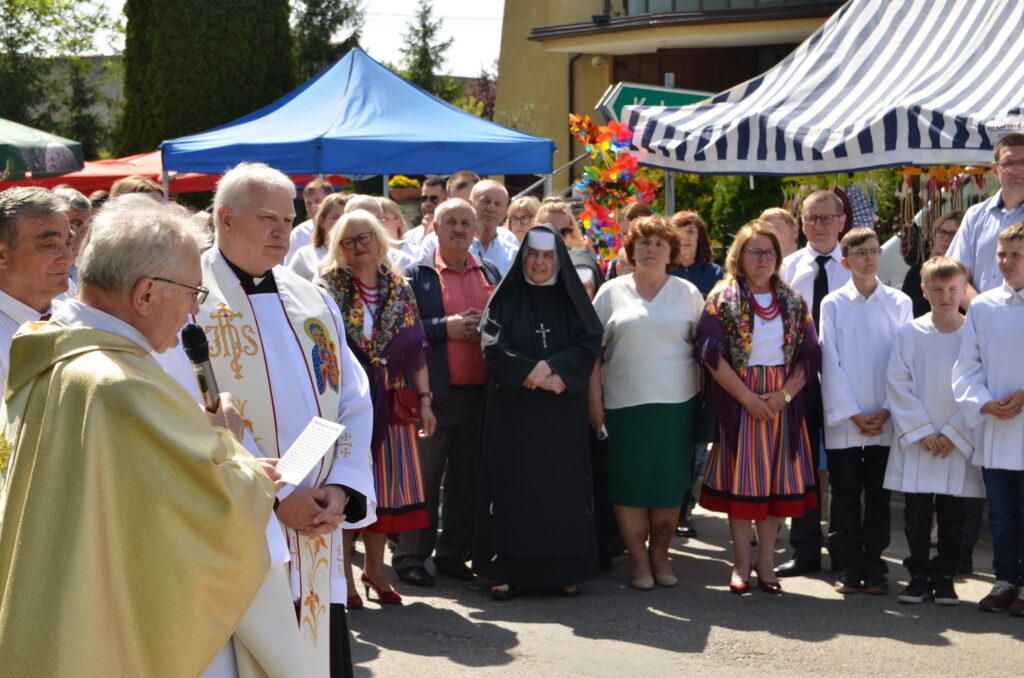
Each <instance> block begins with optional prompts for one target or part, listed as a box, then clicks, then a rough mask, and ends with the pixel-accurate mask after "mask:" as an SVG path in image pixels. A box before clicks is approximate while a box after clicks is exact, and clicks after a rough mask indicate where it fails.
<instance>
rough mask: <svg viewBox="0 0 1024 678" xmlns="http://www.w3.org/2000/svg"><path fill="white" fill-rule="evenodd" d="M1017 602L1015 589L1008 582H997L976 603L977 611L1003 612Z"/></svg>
mask: <svg viewBox="0 0 1024 678" xmlns="http://www.w3.org/2000/svg"><path fill="white" fill-rule="evenodd" d="M1015 600H1017V587H1016V586H1014V585H1013V584H1011V583H1010V582H1008V581H1003V580H1001V579H1000V580H997V581H996V584H995V586H993V587H992V590H991V591H989V593H988V595H987V596H985V597H984V598H982V599H981V602H979V603H978V609H979V610H983V611H985V612H1004V611H1005V610H1006V609H1007V608H1008V607H1010V605H1012V604H1013V601H1015Z"/></svg>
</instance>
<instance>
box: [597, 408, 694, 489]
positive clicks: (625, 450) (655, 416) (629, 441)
mask: <svg viewBox="0 0 1024 678" xmlns="http://www.w3.org/2000/svg"><path fill="white" fill-rule="evenodd" d="M696 409H697V398H691V399H690V400H688V401H686V402H685V403H668V404H666V403H651V404H649V405H635V406H633V407H623V408H620V409H614V410H606V411H605V424H606V426H607V427H608V497H609V499H611V502H612V503H613V504H618V505H620V506H636V507H642V508H673V507H676V506H679V505H680V504H682V502H683V488H685V487H689V486H690V462H691V459H692V457H693V417H694V413H695V412H696Z"/></svg>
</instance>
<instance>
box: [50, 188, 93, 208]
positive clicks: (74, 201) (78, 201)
mask: <svg viewBox="0 0 1024 678" xmlns="http://www.w3.org/2000/svg"><path fill="white" fill-rule="evenodd" d="M53 192H54V193H55V194H56V195H59V196H60V197H62V198H64V200H66V201H67V203H68V205H70V206H71V209H73V210H91V209H92V201H90V200H89V198H87V197H85V196H84V195H82V193H80V192H79V191H77V190H76V189H74V188H71V187H70V186H58V187H57V188H55V189H53Z"/></svg>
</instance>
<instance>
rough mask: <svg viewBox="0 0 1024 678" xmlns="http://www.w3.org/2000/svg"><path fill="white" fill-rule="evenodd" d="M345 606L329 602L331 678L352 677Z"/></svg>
mask: <svg viewBox="0 0 1024 678" xmlns="http://www.w3.org/2000/svg"><path fill="white" fill-rule="evenodd" d="M348 636H349V634H348V621H347V619H346V618H345V606H344V605H340V604H338V603H331V645H330V652H331V678H352V646H351V645H350V644H349V638H348Z"/></svg>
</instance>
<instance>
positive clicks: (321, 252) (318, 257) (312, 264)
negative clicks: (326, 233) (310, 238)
mask: <svg viewBox="0 0 1024 678" xmlns="http://www.w3.org/2000/svg"><path fill="white" fill-rule="evenodd" d="M326 256H327V248H326V247H313V246H312V245H303V246H302V247H300V248H299V249H298V250H296V252H295V256H294V257H292V260H291V261H288V262H286V263H285V265H284V266H285V268H289V269H291V270H292V271H294V272H295V273H297V274H299V275H301V276H302V277H303V278H305V279H306V280H310V281H312V282H316V281H317V280H319V279H320V271H319V265H320V262H321V261H323V258H324V257H326Z"/></svg>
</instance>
